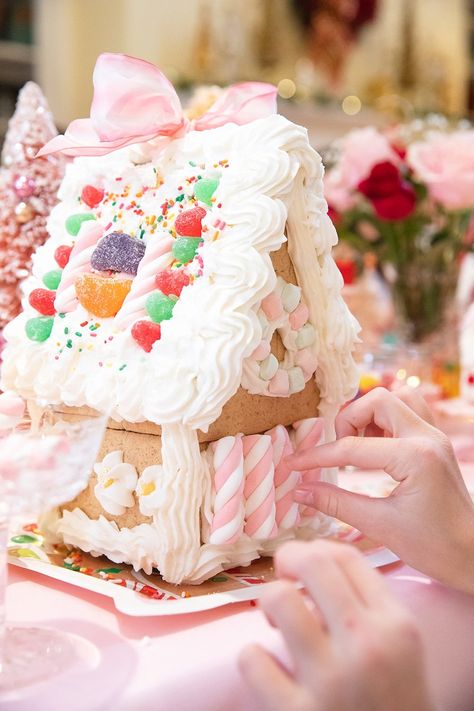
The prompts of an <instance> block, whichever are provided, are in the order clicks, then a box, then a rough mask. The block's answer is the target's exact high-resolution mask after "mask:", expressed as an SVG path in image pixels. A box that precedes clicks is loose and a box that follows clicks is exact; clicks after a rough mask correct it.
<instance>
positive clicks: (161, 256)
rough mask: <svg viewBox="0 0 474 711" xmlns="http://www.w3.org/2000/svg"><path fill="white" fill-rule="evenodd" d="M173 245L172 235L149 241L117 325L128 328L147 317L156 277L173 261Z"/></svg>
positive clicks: (116, 319)
mask: <svg viewBox="0 0 474 711" xmlns="http://www.w3.org/2000/svg"><path fill="white" fill-rule="evenodd" d="M172 245H173V239H172V238H171V237H162V238H161V239H160V238H158V237H156V238H154V239H152V240H150V242H148V244H147V246H146V250H145V254H144V256H143V259H142V260H141V262H140V265H139V267H138V271H137V275H136V277H135V279H134V280H133V283H132V288H131V289H130V291H129V293H128V294H127V296H126V298H125V301H124V302H123V304H122V308H121V309H120V311H119V312H118V314H117V315H116V317H115V320H114V325H115V326H117V327H118V328H127V327H128V326H131V325H133V324H134V323H135V321H138V320H139V319H141V318H143V317H144V316H145V317H146V311H145V303H146V300H147V298H148V296H149V295H150V294H151V292H152V291H155V290H156V289H157V286H156V284H155V277H156V275H157V274H159V272H162V271H163V270H164V269H166V267H167V266H168V265H169V264H171V262H172V261H173V255H172V253H171V247H172Z"/></svg>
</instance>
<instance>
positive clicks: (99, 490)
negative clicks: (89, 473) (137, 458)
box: [94, 450, 138, 516]
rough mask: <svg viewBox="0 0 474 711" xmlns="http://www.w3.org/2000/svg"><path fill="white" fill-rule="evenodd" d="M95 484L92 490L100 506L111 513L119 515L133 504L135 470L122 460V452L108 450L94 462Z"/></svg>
mask: <svg viewBox="0 0 474 711" xmlns="http://www.w3.org/2000/svg"><path fill="white" fill-rule="evenodd" d="M94 472H95V473H96V474H97V484H96V485H95V488H94V492H95V495H96V498H97V500H98V501H99V503H100V504H101V506H102V507H103V508H104V509H105V510H106V511H107V513H109V514H112V516H121V515H122V514H124V513H125V511H126V509H127V508H130V507H131V506H134V504H135V499H134V497H133V492H134V490H135V487H136V485H137V478H138V476H137V470H136V469H135V467H134V466H132V465H131V464H127V463H126V462H123V452H121V451H119V450H116V451H115V452H109V454H107V455H106V456H105V457H104V459H103V460H102V462H97V463H96V464H94Z"/></svg>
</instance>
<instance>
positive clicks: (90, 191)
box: [81, 185, 104, 207]
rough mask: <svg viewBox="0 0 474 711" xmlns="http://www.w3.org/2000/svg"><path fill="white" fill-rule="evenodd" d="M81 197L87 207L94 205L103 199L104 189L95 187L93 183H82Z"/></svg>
mask: <svg viewBox="0 0 474 711" xmlns="http://www.w3.org/2000/svg"><path fill="white" fill-rule="evenodd" d="M81 199H82V202H85V203H86V205H87V206H88V207H96V205H98V204H99V203H101V202H102V200H103V199H104V191H103V190H101V189H100V188H95V187H94V186H93V185H84V187H83V188H82V192H81Z"/></svg>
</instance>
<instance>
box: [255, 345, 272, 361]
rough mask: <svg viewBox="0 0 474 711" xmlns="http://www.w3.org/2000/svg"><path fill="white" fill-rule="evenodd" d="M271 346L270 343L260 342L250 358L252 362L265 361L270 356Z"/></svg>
mask: <svg viewBox="0 0 474 711" xmlns="http://www.w3.org/2000/svg"><path fill="white" fill-rule="evenodd" d="M270 352H271V346H270V344H269V343H268V341H260V343H259V344H258V346H257V347H256V349H255V350H254V352H253V353H252V355H251V356H250V358H251V359H252V360H265V358H266V357H267V356H269V355H270Z"/></svg>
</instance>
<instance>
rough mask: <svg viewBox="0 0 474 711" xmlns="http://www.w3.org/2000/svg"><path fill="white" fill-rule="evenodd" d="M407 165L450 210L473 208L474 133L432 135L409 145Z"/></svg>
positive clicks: (455, 132)
mask: <svg viewBox="0 0 474 711" xmlns="http://www.w3.org/2000/svg"><path fill="white" fill-rule="evenodd" d="M407 162H408V165H409V166H410V167H411V168H412V170H413V171H414V172H415V175H416V177H417V178H418V179H419V180H421V181H422V182H423V183H425V184H426V185H427V186H428V190H429V193H430V195H431V197H432V198H433V200H436V201H437V202H439V203H441V205H443V207H445V208H446V209H447V210H463V209H469V208H472V207H473V206H474V130H471V131H453V133H431V134H429V135H428V137H427V138H425V140H423V141H418V142H417V143H412V145H411V146H409V148H408V153H407Z"/></svg>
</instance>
